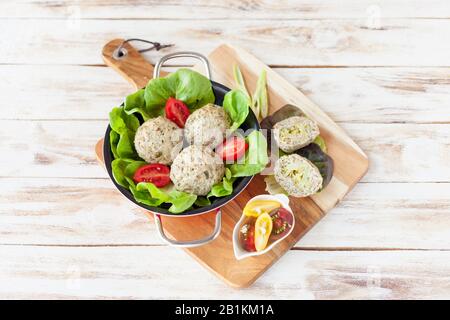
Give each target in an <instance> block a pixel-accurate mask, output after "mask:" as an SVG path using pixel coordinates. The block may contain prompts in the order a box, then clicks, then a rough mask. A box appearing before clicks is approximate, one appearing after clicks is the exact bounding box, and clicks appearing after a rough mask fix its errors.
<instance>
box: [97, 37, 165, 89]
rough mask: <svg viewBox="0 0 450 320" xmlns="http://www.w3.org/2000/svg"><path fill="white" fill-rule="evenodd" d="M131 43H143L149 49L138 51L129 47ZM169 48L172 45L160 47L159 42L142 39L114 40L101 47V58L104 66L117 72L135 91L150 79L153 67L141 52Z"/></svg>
mask: <svg viewBox="0 0 450 320" xmlns="http://www.w3.org/2000/svg"><path fill="white" fill-rule="evenodd" d="M132 41H140V42H145V43H148V44H151V47H148V48H146V49H141V50H138V49H136V48H134V47H133V46H131V44H130V42H132ZM170 46H173V45H171V44H169V45H162V44H160V43H159V42H153V41H148V40H143V39H127V40H125V39H114V40H112V41H110V42H108V43H107V44H106V45H105V46H104V47H103V50H102V56H103V60H104V61H105V63H106V65H108V66H110V67H112V68H113V69H114V70H116V71H117V72H119V73H120V74H121V75H122V76H123V77H124V78H125V79H127V80H128V82H130V83H131V84H132V85H133V86H134V87H135V88H136V89H141V88H143V87H145V86H146V85H147V83H148V81H149V80H150V79H151V78H152V76H153V69H154V68H153V65H152V64H151V63H150V62H148V61H147V60H146V59H145V58H144V57H143V56H142V55H141V52H146V51H149V50H154V49H155V50H160V49H162V48H166V47H170ZM164 75H165V73H162V76H164Z"/></svg>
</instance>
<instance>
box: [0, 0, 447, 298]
mask: <svg viewBox="0 0 450 320" xmlns="http://www.w3.org/2000/svg"><path fill="white" fill-rule="evenodd" d="M228 2H229V3H227V4H225V1H223V0H210V1H207V0H197V1H192V2H188V1H177V0H174V1H170V2H167V4H164V3H166V2H165V1H148V4H146V2H145V1H130V2H129V3H128V4H127V3H126V2H125V1H120V0H96V1H87V0H86V1H81V0H80V1H60V0H58V1H56V0H48V1H35V0H24V1H20V3H18V2H17V3H14V1H1V2H0V30H2V33H1V38H0V75H1V81H0V97H1V102H0V107H1V108H0V110H1V113H0V155H1V157H0V191H1V192H0V298H52V299H54V298H255V299H260V298H287V299H291V298H305V299H310V298H325V299H336V298H337V299H347V298H357V299H362V298H369V299H398V298H407V299H412V298H415V299H422V298H450V164H449V163H450V156H449V154H450V125H449V123H450V55H449V54H450V41H449V39H450V20H449V17H450V5H449V3H448V1H445V0H433V1H424V0H423V1H407V0H401V1H387V0H386V1H385V0H378V1H371V0H342V1H333V0H322V1H313V0H308V1H306V0H305V1H294V0H285V1H261V0H255V1H242V0H233V1H228ZM160 3H161V4H160ZM117 37H123V38H129V37H140V38H145V39H149V40H155V41H161V42H165V43H167V42H169V43H175V44H176V46H175V47H174V48H172V49H170V50H166V51H165V52H166V53H167V52H171V51H176V50H195V51H199V52H202V53H205V54H207V53H208V52H209V51H210V50H212V49H213V48H214V47H216V46H217V45H218V44H220V43H222V42H230V43H232V44H235V45H238V46H242V47H243V48H245V49H247V50H249V51H250V52H252V53H253V54H255V55H256V56H257V57H259V58H260V59H261V60H263V61H264V62H266V63H268V64H269V65H271V66H272V67H273V68H275V70H276V71H277V72H279V73H280V74H281V75H283V76H284V77H286V78H287V79H288V80H290V81H291V82H292V83H294V84H295V85H296V86H297V87H298V88H300V89H301V90H302V91H303V92H305V93H306V94H307V95H308V96H309V97H310V98H311V99H312V100H314V101H315V102H317V103H318V104H319V105H320V106H322V108H323V109H324V111H326V112H327V113H328V114H329V115H330V116H331V117H332V118H333V119H334V120H335V121H337V122H338V123H339V124H340V125H341V126H342V127H343V128H344V129H345V130H346V131H347V132H348V133H349V134H350V136H351V137H352V138H354V139H355V140H356V142H357V143H358V144H359V145H360V146H361V147H362V148H363V149H364V150H365V151H366V152H367V154H368V155H369V158H370V160H371V166H370V169H369V172H368V174H367V175H366V176H365V178H364V179H363V181H362V182H361V183H360V184H358V185H357V186H356V187H355V189H354V190H353V192H351V194H349V196H348V197H347V198H346V199H345V201H343V202H342V203H341V204H340V205H339V206H338V207H337V208H336V209H334V210H332V211H331V213H330V214H328V215H327V216H326V217H325V218H324V219H323V220H322V221H321V222H320V223H319V224H318V225H317V226H316V227H315V228H314V229H313V230H312V231H311V232H310V233H308V235H307V236H306V237H305V238H303V239H302V240H301V241H300V242H299V243H298V244H297V245H296V246H295V248H294V249H293V250H291V251H290V252H289V253H288V254H286V256H285V257H283V258H282V259H281V260H280V262H278V263H277V264H276V265H275V266H274V267H273V268H271V269H270V270H269V271H268V272H267V273H266V274H265V275H264V276H263V277H262V278H260V280H258V281H257V282H256V283H255V284H254V285H253V286H252V287H251V288H248V289H244V290H236V289H232V288H229V287H227V286H226V285H225V284H223V283H222V282H221V281H220V280H218V279H216V278H215V277H214V276H213V275H211V274H210V273H208V272H207V271H206V270H205V269H203V267H201V266H200V265H199V264H197V262H195V261H193V260H192V259H191V258H190V257H188V256H187V255H186V254H185V253H184V252H183V251H181V250H178V249H174V248H170V247H167V246H165V245H163V244H162V243H161V241H160V240H159V238H158V237H157V235H156V233H155V230H154V227H153V224H151V223H149V222H148V220H147V219H146V218H145V216H144V214H143V213H142V211H140V210H139V209H136V208H134V207H133V206H132V205H130V203H129V202H128V201H126V200H124V199H123V198H122V196H120V195H119V194H118V192H116V190H115V189H114V188H113V185H112V183H111V182H110V181H109V179H108V178H107V174H106V173H105V172H104V170H103V169H102V168H101V167H100V166H98V164H97V163H96V160H95V156H94V153H93V146H94V144H95V142H96V141H97V139H98V138H99V137H101V136H102V134H103V133H104V130H105V127H106V125H107V122H108V120H107V117H108V112H109V110H110V109H111V107H113V106H115V105H118V104H120V103H121V101H122V98H123V97H124V96H125V95H127V94H128V93H129V92H130V91H131V87H130V86H129V85H128V84H127V83H126V82H125V81H124V80H123V79H122V78H121V77H120V76H118V75H117V74H115V72H114V71H113V70H111V69H109V68H106V67H105V66H104V64H103V62H102V60H101V57H100V51H101V48H102V46H103V44H104V43H106V42H107V41H109V40H111V39H113V38H117ZM161 54H162V52H150V53H148V54H146V57H147V58H148V59H149V60H150V61H156V59H157V58H158V57H159V56H161Z"/></svg>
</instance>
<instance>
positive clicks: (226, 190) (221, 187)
mask: <svg viewBox="0 0 450 320" xmlns="http://www.w3.org/2000/svg"><path fill="white" fill-rule="evenodd" d="M235 180H236V178H233V177H232V174H231V170H230V169H229V168H225V176H224V177H223V179H222V181H221V182H219V183H216V184H215V185H213V187H212V188H211V191H210V192H209V193H208V195H207V197H208V198H210V197H225V196H229V195H230V194H232V193H233V183H234V181H235Z"/></svg>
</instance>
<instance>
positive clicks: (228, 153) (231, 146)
mask: <svg viewBox="0 0 450 320" xmlns="http://www.w3.org/2000/svg"><path fill="white" fill-rule="evenodd" d="M247 149H248V144H247V142H245V139H244V138H241V137H237V136H232V137H230V138H228V139H226V140H225V141H224V142H223V143H222V144H220V145H219V146H218V147H217V148H216V153H217V154H218V155H219V156H220V157H221V158H222V159H223V160H224V161H236V160H237V159H240V158H242V157H243V156H244V154H245V151H247Z"/></svg>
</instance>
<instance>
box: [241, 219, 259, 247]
mask: <svg viewBox="0 0 450 320" xmlns="http://www.w3.org/2000/svg"><path fill="white" fill-rule="evenodd" d="M247 228H248V230H247V232H246V233H245V234H244V237H243V243H242V245H243V247H244V250H246V251H249V252H254V251H256V247H255V225H254V224H252V225H247Z"/></svg>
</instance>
